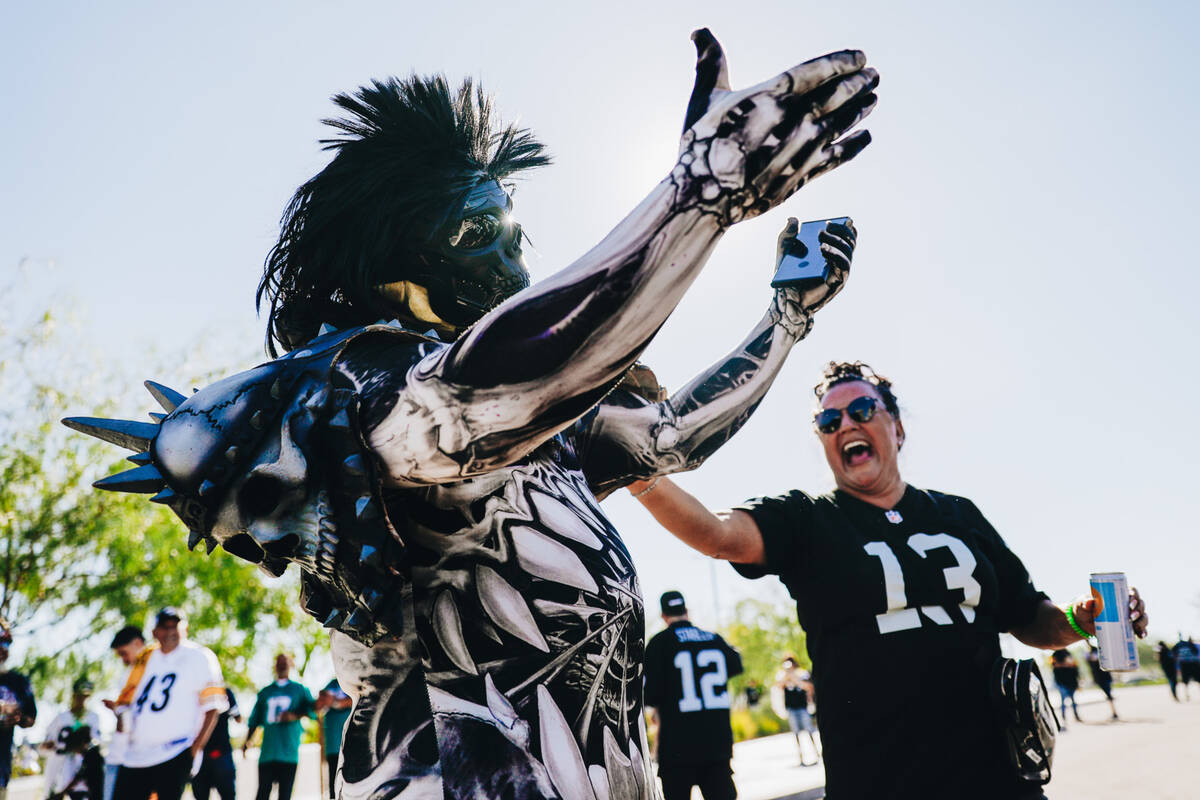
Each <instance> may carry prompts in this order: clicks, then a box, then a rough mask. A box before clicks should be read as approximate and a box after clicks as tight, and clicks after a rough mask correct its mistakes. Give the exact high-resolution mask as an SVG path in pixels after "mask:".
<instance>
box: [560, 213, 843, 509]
mask: <svg viewBox="0 0 1200 800" xmlns="http://www.w3.org/2000/svg"><path fill="white" fill-rule="evenodd" d="M796 230H797V223H796V220H794V219H791V220H789V221H788V224H787V226H786V227H785V228H784V230H783V232H782V233H781V234H780V237H779V250H780V252H782V250H783V247H784V244H785V242H787V241H788V240H789V239H792V238H794V237H795V235H796ZM856 240H857V234H856V233H855V231H854V228H853V226H852V225H847V226H842V225H833V226H831V230H828V231H825V232H823V233H822V234H821V253H822V255H823V256H824V258H825V261H826V263H827V264H828V265H829V274H828V276H827V277H826V279H825V282H824V283H822V284H820V285H818V286H815V287H811V288H807V289H805V290H803V291H801V290H799V289H796V288H794V287H790V286H784V287H780V288H778V289H775V290H774V293H773V295H772V297H771V305H770V307H769V308H768V309H767V313H766V314H765V315H764V316H763V318H762V319H761V320H760V321H759V323H758V324H757V325H756V326H755V327H754V328H753V330H751V331H750V334H749V335H748V336H747V337H746V338H745V340H744V341H743V342H742V343H741V344H740V345H739V346H738V347H737V349H735V350H734V351H733V352H732V353H730V354H729V355H727V356H726V357H725V358H723V359H722V360H720V361H718V362H717V363H716V364H714V365H713V366H712V367H710V368H709V369H708V370H706V371H705V372H703V373H701V374H700V375H699V376H697V377H696V378H695V379H693V380H692V381H691V382H690V383H689V384H687V385H686V386H685V387H683V388H682V389H680V390H679V391H678V392H676V393H674V394H673V395H671V397H670V398H668V399H666V400H661V401H659V402H657V403H652V402H648V401H647V400H645V399H643V398H641V397H637V396H635V395H632V394H631V393H628V392H619V391H618V392H613V393H612V394H611V395H609V396H608V397H606V398H605V399H604V401H603V402H601V403H600V404H599V405H598V406H596V408H595V409H593V411H591V412H590V413H589V414H588V415H587V416H586V417H585V418H584V419H583V420H581V424H580V426H579V428H580V434H579V440H580V443H579V449H580V453H581V460H582V462H583V470H584V473H585V474H586V475H587V476H588V481H589V482H590V484H591V486H592V490H593V491H594V492H595V493H596V495H597V496H598V497H604V496H606V495H607V494H609V493H610V492H612V491H613V490H614V489H618V488H620V487H622V486H624V485H626V484H628V483H629V482H631V481H633V480H635V479H641V480H644V479H646V478H650V477H653V476H655V475H666V474H670V473H674V472H683V471H686V470H691V469H695V468H696V467H698V466H700V464H701V463H703V462H704V460H705V459H706V458H708V457H709V456H710V455H712V454H713V452H715V451H716V450H717V448H719V447H720V446H721V445H722V444H724V443H725V442H727V441H728V440H729V439H730V437H732V436H733V434H735V433H736V432H737V431H738V430H739V429H740V428H741V427H742V425H744V424H745V423H746V420H747V419H749V418H750V415H751V414H752V413H754V410H755V409H756V408H757V407H758V404H759V402H760V401H761V400H762V398H763V396H764V395H765V394H766V392H767V389H769V388H770V386H771V384H772V383H773V382H774V380H775V376H776V375H777V374H778V373H779V370H780V368H781V367H782V366H783V362H784V360H785V359H786V358H787V355H788V353H789V352H790V350H791V348H792V345H794V344H795V343H796V342H798V341H800V340H801V339H803V338H804V337H805V336H807V335H808V333H809V331H810V330H812V323H813V315H814V314H815V313H816V312H817V311H818V310H819V309H820V308H821V307H823V306H824V305H825V304H826V303H828V302H829V301H830V300H831V299H832V298H833V297H834V295H836V294H837V293H838V292H839V291H840V290H841V289H842V287H843V285H844V284H845V280H846V275H847V273H848V272H849V269H850V260H851V257H852V255H853V251H854V245H855V242H856Z"/></svg>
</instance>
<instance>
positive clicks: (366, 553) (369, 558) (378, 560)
mask: <svg viewBox="0 0 1200 800" xmlns="http://www.w3.org/2000/svg"><path fill="white" fill-rule="evenodd" d="M358 563H360V564H362V565H363V566H364V567H374V568H375V569H383V557H382V556H380V555H379V549H378V548H375V547H372V546H371V545H369V544H364V545H363V546H362V554H361V555H359V557H358Z"/></svg>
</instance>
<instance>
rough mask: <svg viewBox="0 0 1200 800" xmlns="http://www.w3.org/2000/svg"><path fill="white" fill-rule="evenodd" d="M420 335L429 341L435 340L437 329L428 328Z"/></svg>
mask: <svg viewBox="0 0 1200 800" xmlns="http://www.w3.org/2000/svg"><path fill="white" fill-rule="evenodd" d="M422 335H424V336H428V337H429V338H430V339H436V338H438V335H437V328H430V329H429V330H427V331H425V333H424V334H422Z"/></svg>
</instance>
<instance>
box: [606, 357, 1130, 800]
mask: <svg viewBox="0 0 1200 800" xmlns="http://www.w3.org/2000/svg"><path fill="white" fill-rule="evenodd" d="M814 392H815V394H816V396H817V399H818V402H819V407H818V408H817V410H816V412H815V414H814V417H813V424H814V427H815V429H816V435H817V437H818V439H819V440H820V442H821V446H822V448H823V450H824V452H825V458H826V460H827V461H828V463H829V468H830V469H831V470H832V471H833V477H834V481H835V483H836V485H837V488H836V489H835V490H834V491H833V492H830V493H828V494H824V495H820V496H813V495H809V494H806V493H804V492H802V491H799V490H793V491H791V492H788V493H787V494H784V495H780V496H777V497H759V498H755V499H753V500H751V501H749V502H748V503H746V504H745V505H743V506H740V507H738V508H735V509H732V510H727V511H716V512H714V511H710V510H708V509H707V508H705V506H704V505H703V504H702V503H701V502H700V501H699V500H698V499H696V498H695V497H693V496H692V495H690V494H688V493H687V492H685V491H684V490H683V489H681V488H679V487H678V486H677V485H675V484H674V483H672V482H671V481H670V480H668V479H666V478H660V479H657V480H656V481H647V482H642V483H635V484H633V485H631V486H630V487H629V490H630V492H631V493H632V494H633V495H634V496H635V497H637V498H638V500H639V501H640V502H641V503H642V505H644V506H645V507H646V508H647V509H648V510H649V511H650V513H651V514H653V515H654V517H655V518H656V519H657V520H658V521H659V522H660V523H661V524H662V525H663V526H664V527H666V528H667V530H669V531H671V532H672V533H673V534H675V535H676V536H677V537H678V538H680V539H681V540H683V541H684V542H685V543H687V544H688V545H689V546H691V547H693V548H695V549H696V550H699V551H700V552H702V553H705V554H706V555H709V556H712V557H713V558H721V559H724V560H727V561H730V562H731V563H732V564H733V566H734V568H735V569H736V570H737V571H738V572H740V573H741V574H742V575H744V576H746V577H748V578H759V577H762V576H764V575H776V576H778V577H779V579H780V580H781V581H782V582H783V584H784V586H786V587H787V589H788V592H789V593H790V594H791V596H792V598H793V599H795V601H796V610H797V614H798V616H799V619H800V624H801V625H802V626H803V627H804V630H805V631H806V633H807V636H808V651H809V655H810V657H811V658H812V662H813V680H814V683H815V687H816V693H817V696H818V697H820V698H821V715H820V720H819V727H820V733H821V740H822V746H823V755H824V759H825V775H826V797H828V798H830V800H853V799H855V798H863V799H864V800H865V799H866V798H880V797H887V798H922V799H923V800H933V799H934V798H955V800H960V799H961V798H973V799H975V800H982V799H983V798H996V799H997V800H999V799H1000V798H1003V799H1004V800H1013V799H1014V798H1016V799H1018V800H1025V798H1043V797H1044V795H1043V793H1042V787H1041V786H1040V785H1038V783H1036V782H1030V781H1027V780H1022V779H1021V778H1020V777H1019V776H1018V772H1017V768H1016V767H1015V766H1014V765H1013V764H1012V763H1011V762H1010V755H1009V753H1008V752H1007V744H1006V741H1005V738H1004V737H1005V735H1006V734H1005V731H1004V729H1003V727H1002V726H1001V724H1000V723H999V722H998V720H997V715H996V712H995V710H994V708H993V705H992V698H991V696H990V692H989V678H990V676H991V674H992V670H993V667H994V665H995V664H996V663H997V661H998V660H999V659H1000V655H1001V654H1000V643H999V634H1000V633H1001V632H1005V631H1007V632H1010V633H1012V634H1013V635H1014V636H1016V637H1017V638H1018V639H1019V640H1021V641H1022V642H1024V643H1026V644H1028V645H1031V646H1033V647H1039V648H1045V649H1055V648H1060V647H1066V646H1067V645H1070V644H1072V643H1074V642H1077V641H1079V640H1080V639H1081V638H1082V636H1081V633H1080V632H1081V631H1085V632H1087V633H1088V634H1093V633H1094V630H1095V628H1094V621H1093V617H1094V614H1095V605H1094V601H1093V600H1091V599H1090V597H1088V598H1080V599H1078V600H1076V601H1074V602H1073V603H1070V604H1068V605H1066V606H1063V607H1059V606H1056V605H1055V604H1053V603H1051V602H1050V600H1049V599H1048V598H1047V597H1046V595H1045V594H1043V593H1042V592H1040V591H1038V590H1037V589H1036V588H1035V587H1034V585H1033V582H1032V581H1031V580H1030V577H1029V573H1028V572H1027V571H1026V570H1025V567H1024V566H1023V565H1022V563H1021V560H1020V559H1019V558H1018V557H1017V556H1016V554H1015V553H1013V552H1012V551H1011V550H1009V549H1008V547H1007V546H1006V545H1005V543H1004V540H1003V539H1002V538H1001V537H1000V534H999V533H997V532H996V530H995V529H994V528H993V527H992V526H991V525H990V524H989V523H988V521H987V519H986V518H984V516H983V514H982V513H980V511H979V509H978V508H976V507H975V505H974V504H973V503H972V502H971V501H970V500H967V499H966V498H962V497H956V496H954V495H949V494H943V493H941V492H935V491H926V490H921V489H917V488H915V487H913V486H910V485H908V484H907V483H905V482H904V480H903V478H901V476H900V467H899V455H900V449H901V447H902V446H903V445H904V425H903V423H902V422H901V420H900V407H899V404H898V403H897V401H896V396H895V394H894V393H893V392H892V384H891V382H890V381H889V380H887V379H886V378H884V377H883V376H881V375H878V374H877V373H875V372H874V371H873V370H871V368H870V367H869V366H867V365H866V364H863V363H861V362H855V363H830V364H829V365H828V366H827V367H826V369H825V373H824V375H823V376H822V378H821V381H820V382H819V383H818V384H817V385H816V387H815V389H814ZM1130 609H1131V614H1130V616H1131V619H1132V620H1133V627H1134V630H1135V631H1136V633H1137V634H1138V636H1143V637H1144V636H1145V633H1146V623H1147V617H1146V613H1145V607H1144V604H1143V603H1142V601H1141V599H1140V597H1138V594H1137V591H1136V590H1131V591H1130ZM1047 775H1048V771H1047Z"/></svg>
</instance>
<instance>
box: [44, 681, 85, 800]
mask: <svg viewBox="0 0 1200 800" xmlns="http://www.w3.org/2000/svg"><path fill="white" fill-rule="evenodd" d="M91 696H92V682H91V681H89V680H88V679H87V678H79V679H78V680H76V681H75V683H73V684H72V685H71V707H70V708H69V709H68V710H66V711H64V712H62V713H61V714H59V715H58V716H57V717H55V718H54V719H52V720H51V721H50V727H48V728H46V739H45V741H43V742H42V743H41V745H39V749H40V750H41V751H42V752H44V753H48V755H47V756H46V771H45V776H46V777H45V782H44V783H43V784H42V788H43V794H42V796H43V797H47V798H52V797H55V796H56V795H61V794H62V793H63V792H65V791H66V789H67V787H68V786H70V785H71V784H72V783H73V782H75V779H76V778H77V777H79V775H80V772H81V770H82V768H83V754H82V753H80V752H78V750H72V749H70V748H68V746H67V740H68V738H69V737H70V736H71V732H72V731H75V730H77V729H79V728H83V727H86V728H88V730H89V734H88V737H87V738H88V739H89V740H92V739H95V738H96V736H97V735H98V734H99V733H100V718H99V717H98V716H96V712H95V711H88V710H87V701H88V698H90V697H91Z"/></svg>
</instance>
